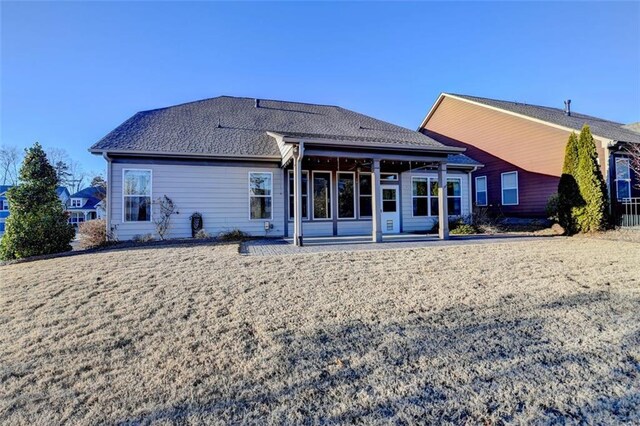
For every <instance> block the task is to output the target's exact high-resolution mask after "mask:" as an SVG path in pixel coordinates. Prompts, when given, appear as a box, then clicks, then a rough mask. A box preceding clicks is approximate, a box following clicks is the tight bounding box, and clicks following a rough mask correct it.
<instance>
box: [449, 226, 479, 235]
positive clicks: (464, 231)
mask: <svg viewBox="0 0 640 426" xmlns="http://www.w3.org/2000/svg"><path fill="white" fill-rule="evenodd" d="M450 232H451V234H453V235H473V234H477V233H478V229H477V228H476V227H475V226H473V225H469V224H468V223H463V224H461V225H458V226H456V227H455V228H453V229H452V230H451V231H450Z"/></svg>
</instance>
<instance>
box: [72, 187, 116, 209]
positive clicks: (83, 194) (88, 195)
mask: <svg viewBox="0 0 640 426" xmlns="http://www.w3.org/2000/svg"><path fill="white" fill-rule="evenodd" d="M106 193H107V192H106V191H105V189H104V188H102V187H98V186H89V187H87V188H84V189H81V190H80V191H78V192H76V193H75V194H71V197H70V198H84V199H86V200H87V201H85V203H84V204H83V205H82V207H69V208H68V209H67V210H86V209H90V210H93V209H95V208H96V204H98V203H99V202H100V201H102V200H103V199H104V197H105V195H106Z"/></svg>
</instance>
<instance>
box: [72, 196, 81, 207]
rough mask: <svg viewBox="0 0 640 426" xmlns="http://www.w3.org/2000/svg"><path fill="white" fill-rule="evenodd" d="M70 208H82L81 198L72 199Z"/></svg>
mask: <svg viewBox="0 0 640 426" xmlns="http://www.w3.org/2000/svg"><path fill="white" fill-rule="evenodd" d="M71 207H82V198H72V199H71Z"/></svg>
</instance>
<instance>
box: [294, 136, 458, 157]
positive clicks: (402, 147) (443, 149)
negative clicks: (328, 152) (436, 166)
mask: <svg viewBox="0 0 640 426" xmlns="http://www.w3.org/2000/svg"><path fill="white" fill-rule="evenodd" d="M283 140H284V142H285V143H289V144H299V143H304V144H311V145H314V144H316V145H330V146H343V147H347V148H365V149H366V148H375V149H380V150H388V151H423V152H437V153H441V154H460V153H462V152H465V151H466V148H459V147H453V146H446V145H443V146H427V145H409V144H390V143H378V142H362V141H350V140H335V139H324V138H300V137H292V136H286V135H283Z"/></svg>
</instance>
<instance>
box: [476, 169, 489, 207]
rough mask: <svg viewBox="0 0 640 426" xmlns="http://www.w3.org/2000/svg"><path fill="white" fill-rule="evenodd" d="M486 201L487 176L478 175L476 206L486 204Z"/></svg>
mask: <svg viewBox="0 0 640 426" xmlns="http://www.w3.org/2000/svg"><path fill="white" fill-rule="evenodd" d="M488 201H489V200H488V197H487V177H486V176H478V177H477V178H476V206H486V205H487V204H488Z"/></svg>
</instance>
